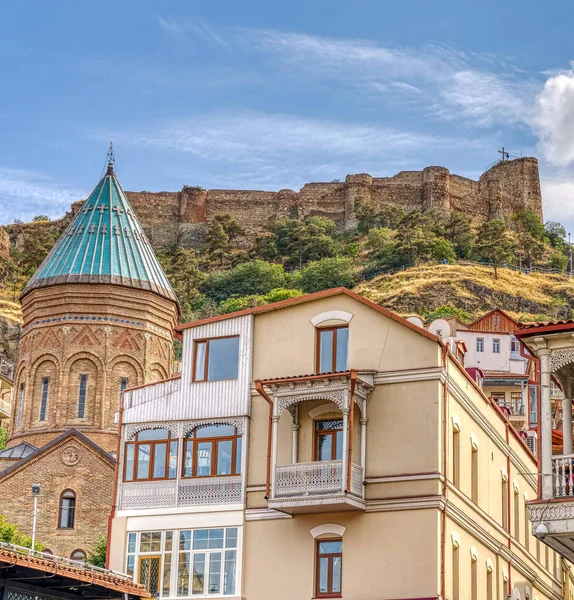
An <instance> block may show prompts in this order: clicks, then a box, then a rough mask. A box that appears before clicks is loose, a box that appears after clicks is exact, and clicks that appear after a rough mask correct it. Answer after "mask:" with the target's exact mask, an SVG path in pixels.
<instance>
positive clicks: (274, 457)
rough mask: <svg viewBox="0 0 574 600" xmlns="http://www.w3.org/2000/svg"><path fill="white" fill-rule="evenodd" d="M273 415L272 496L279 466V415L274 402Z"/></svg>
mask: <svg viewBox="0 0 574 600" xmlns="http://www.w3.org/2000/svg"><path fill="white" fill-rule="evenodd" d="M273 413H274V414H273V417H272V419H271V496H272V497H273V496H275V479H276V472H275V471H276V469H275V468H276V467H277V429H278V425H279V415H278V414H277V403H276V402H274V403H273Z"/></svg>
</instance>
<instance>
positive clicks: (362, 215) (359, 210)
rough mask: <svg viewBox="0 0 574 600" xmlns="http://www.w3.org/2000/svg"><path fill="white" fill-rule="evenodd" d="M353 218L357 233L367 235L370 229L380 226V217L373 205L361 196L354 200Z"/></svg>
mask: <svg viewBox="0 0 574 600" xmlns="http://www.w3.org/2000/svg"><path fill="white" fill-rule="evenodd" d="M355 217H356V219H357V231H358V232H359V233H363V234H364V233H368V232H369V231H370V230H371V229H373V228H374V227H378V226H379V225H380V217H379V214H378V213H377V210H376V209H375V207H374V206H373V203H372V202H368V201H367V200H365V199H364V198H363V197H362V196H357V198H355Z"/></svg>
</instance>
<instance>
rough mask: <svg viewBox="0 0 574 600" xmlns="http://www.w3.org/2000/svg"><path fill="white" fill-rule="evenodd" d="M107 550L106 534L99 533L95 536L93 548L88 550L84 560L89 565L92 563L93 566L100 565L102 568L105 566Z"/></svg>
mask: <svg viewBox="0 0 574 600" xmlns="http://www.w3.org/2000/svg"><path fill="white" fill-rule="evenodd" d="M107 550H108V540H107V538H106V536H104V535H99V536H98V537H97V538H96V541H95V543H94V546H93V548H92V549H91V550H89V552H88V556H87V557H86V560H85V562H87V563H88V564H90V565H94V567H100V569H104V568H105V566H106V552H107Z"/></svg>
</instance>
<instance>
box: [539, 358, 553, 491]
mask: <svg viewBox="0 0 574 600" xmlns="http://www.w3.org/2000/svg"><path fill="white" fill-rule="evenodd" d="M550 354H551V350H549V349H548V348H543V349H541V350H539V351H538V356H539V357H540V438H541V439H540V458H541V460H540V463H541V469H542V499H543V500H547V499H549V498H552V402H551V398H550Z"/></svg>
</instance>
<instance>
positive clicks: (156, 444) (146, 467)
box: [124, 429, 177, 481]
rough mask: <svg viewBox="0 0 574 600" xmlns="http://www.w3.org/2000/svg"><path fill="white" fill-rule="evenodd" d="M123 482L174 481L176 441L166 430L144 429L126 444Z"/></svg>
mask: <svg viewBox="0 0 574 600" xmlns="http://www.w3.org/2000/svg"><path fill="white" fill-rule="evenodd" d="M124 462H125V467H124V481H134V480H138V481H142V480H149V479H175V477H176V471H177V440H174V439H172V436H171V432H170V431H169V430H168V429H145V430H144V431H139V432H138V433H137V434H136V437H135V439H134V440H132V441H129V442H127V443H126V455H125V461H124Z"/></svg>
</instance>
